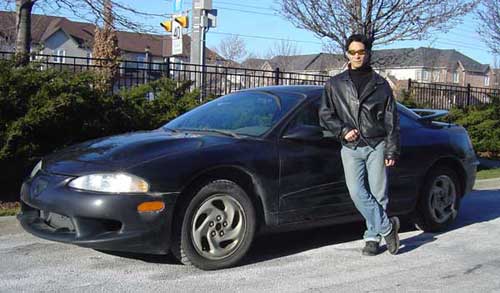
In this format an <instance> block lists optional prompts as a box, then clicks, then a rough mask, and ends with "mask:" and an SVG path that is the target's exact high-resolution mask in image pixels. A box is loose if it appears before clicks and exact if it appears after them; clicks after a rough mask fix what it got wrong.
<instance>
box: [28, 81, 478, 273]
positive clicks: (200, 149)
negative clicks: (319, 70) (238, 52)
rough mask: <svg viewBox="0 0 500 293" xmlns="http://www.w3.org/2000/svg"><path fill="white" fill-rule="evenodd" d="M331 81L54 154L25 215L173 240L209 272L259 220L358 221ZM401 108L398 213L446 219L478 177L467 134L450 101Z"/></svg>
mask: <svg viewBox="0 0 500 293" xmlns="http://www.w3.org/2000/svg"><path fill="white" fill-rule="evenodd" d="M322 91H323V87H321V86H275V87H263V88H255V89H248V90H241V91H238V92H235V93H231V94H228V95H226V96H223V97H220V98H217V99H215V100H213V101H210V102H208V103H206V104H204V105H202V106H199V107H198V108H196V109H193V110H191V111H189V112H187V113H185V114H183V115H181V116H179V117H177V118H176V119H174V120H172V121H170V122H169V123H167V124H166V125H164V126H163V127H161V128H159V129H156V130H153V131H143V132H133V133H127V134H123V135H117V136H111V137H106V138H101V139H96V140H92V141H88V142H84V143H81V144H78V145H75V146H72V147H69V148H66V149H64V150H62V151H59V152H56V153H54V154H52V155H49V156H47V157H45V158H43V159H42V160H41V161H40V162H39V163H38V164H37V165H36V166H35V168H34V169H33V171H32V173H31V175H30V176H29V178H27V179H26V181H25V182H24V183H23V185H22V188H21V203H22V210H21V213H20V214H19V215H18V219H19V221H20V223H21V224H22V226H23V228H24V229H25V230H26V231H28V232H30V233H32V234H34V235H36V236H39V237H42V238H46V239H50V240H55V241H61V242H66V243H72V244H76V245H80V246H85V247H91V248H94V249H99V250H112V251H128V252H139V253H150V254H166V253H170V252H171V253H172V254H173V255H174V256H175V257H177V258H178V259H179V261H181V262H182V263H184V264H192V265H194V266H196V267H198V268H201V269H206V270H209V269H220V268H225V267H229V266H232V265H235V264H236V263H237V262H238V261H239V260H241V258H242V257H243V256H244V255H245V254H246V253H247V251H248V249H249V248H250V245H251V243H252V240H253V239H254V237H255V235H256V233H257V232H262V231H276V230H278V231H279V230H282V229H286V230H290V229H296V228H300V227H304V226H308V227H310V226H315V225H327V224H338V223H344V222H352V221H359V220H361V219H362V218H361V216H360V214H359V213H358V212H357V210H356V209H355V207H354V205H353V203H352V201H351V199H350V197H349V194H348V192H347V188H346V186H345V182H344V174H343V168H342V162H341V159H340V148H341V145H340V143H339V142H338V141H337V139H336V138H335V137H332V135H331V134H330V133H329V132H328V131H326V130H325V129H322V128H321V127H320V126H319V121H318V108H319V105H320V97H321V94H322ZM398 108H399V113H400V126H401V145H402V152H401V157H400V160H399V161H398V163H397V165H396V166H395V167H392V168H390V169H389V181H390V187H389V191H390V195H389V198H390V204H389V214H391V215H407V214H410V215H413V217H412V218H414V219H415V222H416V224H417V226H418V227H419V228H421V229H422V230H424V231H437V230H442V229H445V228H446V227H447V226H448V225H450V223H451V222H452V221H453V220H454V219H455V218H456V216H457V212H458V209H459V206H460V199H461V198H462V197H463V196H464V195H466V194H467V193H468V192H470V191H471V189H472V186H473V183H474V180H475V175H476V167H477V164H478V162H477V159H476V156H475V154H474V150H473V147H472V145H471V141H470V139H469V136H468V134H467V131H466V130H465V129H464V128H463V127H460V126H457V125H453V124H449V123H443V122H434V121H432V120H433V118H435V117H437V116H439V115H441V114H443V113H439V112H433V111H424V110H420V111H412V110H410V109H408V108H406V107H404V106H402V105H398ZM427 112H429V113H427ZM418 113H420V114H418Z"/></svg>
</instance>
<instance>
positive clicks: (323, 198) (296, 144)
mask: <svg viewBox="0 0 500 293" xmlns="http://www.w3.org/2000/svg"><path fill="white" fill-rule="evenodd" d="M319 105H320V99H319V98H317V99H314V100H312V101H310V102H309V103H308V104H306V105H303V106H302V107H301V109H300V110H299V111H298V112H296V113H295V115H294V117H293V118H292V119H291V120H290V121H289V123H288V125H287V126H286V128H285V130H284V131H283V133H282V135H281V137H280V138H279V141H278V151H279V160H280V184H279V185H280V196H279V200H280V201H279V208H280V223H290V222H301V221H308V220H317V219H324V218H329V217H337V216H342V215H351V214H352V213H353V209H354V205H353V204H352V201H351V199H350V197H349V194H348V191H347V187H346V186H345V179H344V172H343V167H342V161H341V157H340V149H341V145H340V143H339V142H338V141H337V140H336V139H335V138H334V137H332V135H331V133H330V132H329V131H326V130H324V131H323V133H324V137H323V138H321V139H320V140H317V141H313V140H299V139H289V138H283V136H284V135H286V133H287V131H288V130H290V129H293V128H294V127H298V126H300V125H314V126H319V118H318V109H319Z"/></svg>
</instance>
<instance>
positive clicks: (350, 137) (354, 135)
mask: <svg viewBox="0 0 500 293" xmlns="http://www.w3.org/2000/svg"><path fill="white" fill-rule="evenodd" d="M358 138H359V131H358V130H357V129H353V130H351V131H349V132H348V133H347V134H346V135H345V136H344V139H345V140H347V141H348V142H353V141H356V140H357V139H358Z"/></svg>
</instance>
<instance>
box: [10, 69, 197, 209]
mask: <svg viewBox="0 0 500 293" xmlns="http://www.w3.org/2000/svg"><path fill="white" fill-rule="evenodd" d="M94 80H95V76H94V75H93V73H92V72H83V73H72V72H64V71H59V70H50V69H49V70H40V69H39V68H38V67H37V66H36V64H33V65H30V66H27V67H23V68H15V67H14V66H13V64H12V63H11V62H10V61H0V168H1V170H2V176H0V184H1V186H2V187H4V188H3V190H2V193H0V200H4V201H7V200H9V199H10V200H12V199H16V198H17V194H18V191H19V188H20V184H21V182H22V179H23V178H24V176H26V174H28V172H29V170H30V169H31V168H32V167H33V165H34V164H35V163H36V161H37V160H39V159H40V158H41V157H43V156H44V155H46V154H49V153H51V152H53V151H55V150H57V149H61V148H64V147H66V146H69V145H72V144H75V143H78V142H82V141H85V140H89V139H92V138H97V137H102V136H108V135H113V134H118V133H124V132H130V131H135V130H148V129H155V128H158V127H159V126H161V125H162V124H164V123H166V122H168V121H169V120H171V119H172V118H174V117H176V116H178V115H180V114H182V113H184V112H186V111H188V110H190V109H192V108H193V107H196V106H198V105H199V102H198V98H197V97H198V96H199V91H197V90H195V91H190V90H189V89H190V86H191V84H190V83H189V82H186V83H181V84H179V83H177V82H175V81H172V80H169V79H166V78H165V79H160V80H157V81H154V82H151V83H149V84H145V85H139V86H137V87H134V88H131V89H129V90H125V91H122V92H120V93H119V94H109V93H103V92H100V91H98V90H96V89H95V88H93V86H92V84H93V83H94ZM152 96H154V99H152V98H151V97H152Z"/></svg>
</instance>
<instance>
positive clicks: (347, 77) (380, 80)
mask: <svg viewBox="0 0 500 293" xmlns="http://www.w3.org/2000/svg"><path fill="white" fill-rule="evenodd" d="M348 66H349V68H350V67H351V65H348ZM373 73H374V74H373V76H372V80H370V82H369V83H370V84H371V82H372V81H374V82H375V83H376V84H383V83H384V81H385V80H384V78H383V77H382V76H380V74H378V73H376V72H375V70H374V71H373ZM339 77H340V79H342V80H345V81H348V80H351V76H350V75H349V69H346V70H344V71H343V72H341V73H340V74H339Z"/></svg>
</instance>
